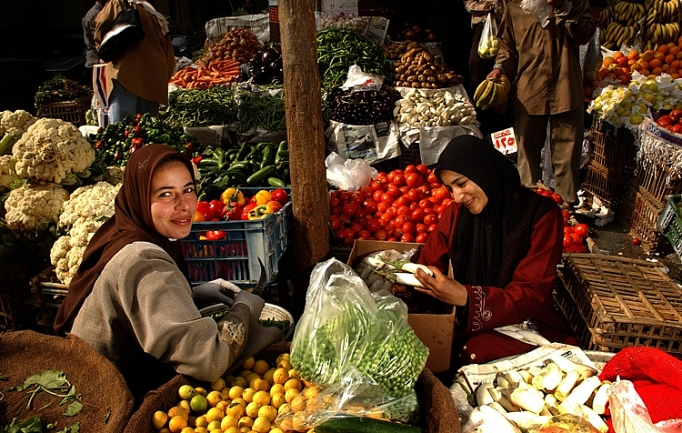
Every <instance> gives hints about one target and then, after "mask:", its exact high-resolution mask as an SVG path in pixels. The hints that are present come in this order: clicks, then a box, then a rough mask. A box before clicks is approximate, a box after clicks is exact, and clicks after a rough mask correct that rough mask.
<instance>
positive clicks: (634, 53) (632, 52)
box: [628, 50, 639, 60]
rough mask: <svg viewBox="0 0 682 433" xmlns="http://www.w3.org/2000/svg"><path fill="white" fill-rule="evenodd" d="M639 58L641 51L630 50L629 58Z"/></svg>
mask: <svg viewBox="0 0 682 433" xmlns="http://www.w3.org/2000/svg"><path fill="white" fill-rule="evenodd" d="M637 59H639V51H637V50H630V52H629V53H628V60H637Z"/></svg>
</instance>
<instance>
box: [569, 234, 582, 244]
mask: <svg viewBox="0 0 682 433" xmlns="http://www.w3.org/2000/svg"><path fill="white" fill-rule="evenodd" d="M569 236H570V237H571V238H572V239H573V243H574V244H582V243H583V238H582V236H580V235H579V234H578V233H571V234H570V235H569Z"/></svg>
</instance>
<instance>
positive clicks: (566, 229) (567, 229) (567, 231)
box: [564, 226, 573, 236]
mask: <svg viewBox="0 0 682 433" xmlns="http://www.w3.org/2000/svg"><path fill="white" fill-rule="evenodd" d="M571 233H573V227H571V226H566V227H564V236H566V235H570V234H571Z"/></svg>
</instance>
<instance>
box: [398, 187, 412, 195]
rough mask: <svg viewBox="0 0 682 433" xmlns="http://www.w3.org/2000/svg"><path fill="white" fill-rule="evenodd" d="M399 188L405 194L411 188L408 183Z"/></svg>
mask: <svg viewBox="0 0 682 433" xmlns="http://www.w3.org/2000/svg"><path fill="white" fill-rule="evenodd" d="M399 190H400V193H401V194H403V195H405V194H407V192H408V191H409V190H410V187H409V186H407V185H403V186H401V187H400V188H399Z"/></svg>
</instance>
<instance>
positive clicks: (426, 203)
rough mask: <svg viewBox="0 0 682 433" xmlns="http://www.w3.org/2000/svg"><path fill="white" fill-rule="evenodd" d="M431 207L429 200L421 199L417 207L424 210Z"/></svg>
mask: <svg viewBox="0 0 682 433" xmlns="http://www.w3.org/2000/svg"><path fill="white" fill-rule="evenodd" d="M431 206H432V203H431V200H429V199H428V198H423V199H421V200H419V207H420V208H422V209H424V208H427V207H431Z"/></svg>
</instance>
